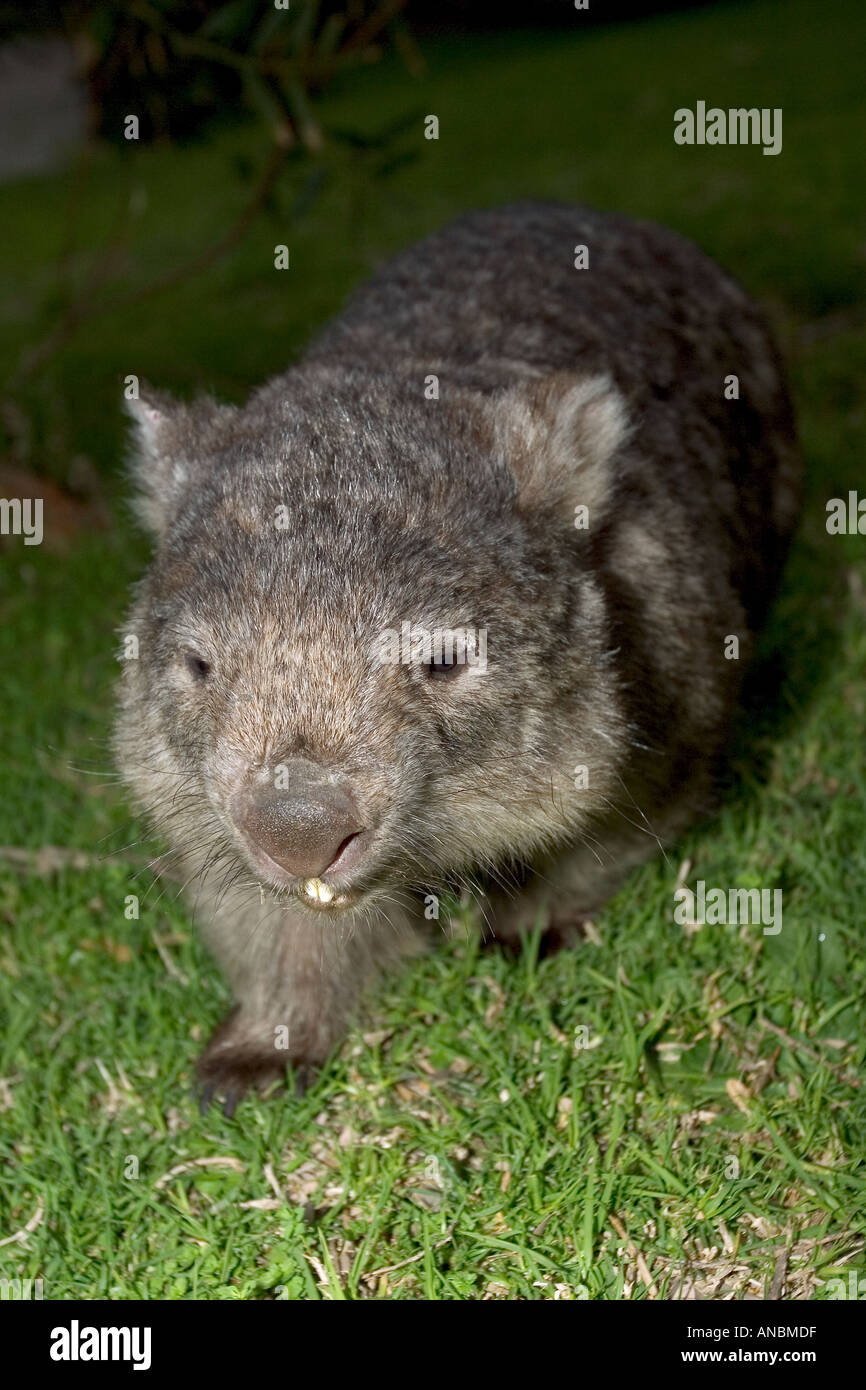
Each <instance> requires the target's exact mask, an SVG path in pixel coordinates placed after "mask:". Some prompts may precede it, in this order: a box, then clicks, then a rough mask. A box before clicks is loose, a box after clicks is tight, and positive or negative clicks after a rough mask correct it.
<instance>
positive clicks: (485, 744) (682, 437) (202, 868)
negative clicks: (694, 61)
mask: <svg viewBox="0 0 866 1390" xmlns="http://www.w3.org/2000/svg"><path fill="white" fill-rule="evenodd" d="M578 244H586V245H587V246H588V248H589V254H590V268H589V269H587V270H577V269H575V268H574V265H573V255H574V247H575V246H576V245H578ZM732 373H734V374H736V375H737V376H738V377H739V381H740V399H739V400H726V399H725V396H724V380H725V377H726V376H728V375H729V374H732ZM431 374H435V375H436V376H438V378H439V390H440V396H439V399H438V400H436V399H433V400H428V399H426V398H425V390H424V384H425V379H426V378H427V377H428V376H429V375H431ZM133 413H134V417H135V421H136V431H137V463H136V474H137V481H138V487H139V492H140V499H141V500H140V510H141V515H142V516H143V518H144V519H145V521H146V522H147V524H148V525H149V526H150V527H151V529H152V530H153V532H154V533H155V535H156V538H157V550H156V555H155V559H154V562H153V565H152V567H151V569H150V571H149V572H148V574H147V576H146V577H145V579H144V581H143V582H142V584H141V586H140V588H139V590H138V593H137V596H136V599H135V604H134V607H133V610H132V614H131V618H130V626H129V627H128V628H127V631H133V632H135V633H136V634H137V635H138V637H139V641H140V659H139V660H137V661H128V662H127V663H126V673H125V680H124V682H123V686H122V691H121V711H120V717H119V722H118V732H117V750H118V758H119V762H120V766H121V767H122V769H123V771H124V773H125V775H126V778H127V780H128V782H129V784H130V786H131V788H132V790H133V793H134V795H135V797H136V799H137V801H138V803H139V804H140V806H142V807H143V808H144V810H145V811H146V812H147V813H148V814H149V816H150V817H151V819H152V821H153V823H154V825H155V826H156V827H157V828H158V829H159V830H161V831H162V832H163V833H164V834H165V836H166V837H167V838H168V840H169V842H170V844H171V845H172V847H173V856H174V872H175V873H180V874H181V875H182V876H183V877H184V878H186V879H188V880H189V882H190V893H191V896H192V899H193V901H194V902H195V903H196V904H197V908H198V912H199V915H200V916H201V918H202V920H203V924H204V929H205V934H206V937H207V939H208V941H209V942H210V944H211V946H212V948H213V950H214V952H215V954H216V956H217V958H218V959H219V960H220V962H221V963H222V965H223V967H224V969H225V970H226V972H227V974H228V976H229V978H230V980H231V982H232V985H233V988H234V991H235V995H236V998H237V1000H238V1007H237V1011H236V1013H235V1014H234V1015H232V1016H231V1017H230V1018H229V1019H228V1020H227V1021H226V1023H225V1024H224V1025H223V1027H222V1029H221V1030H220V1031H219V1032H218V1033H217V1035H216V1036H215V1038H214V1039H213V1040H212V1042H211V1044H210V1046H209V1048H208V1050H207V1051H206V1053H205V1055H204V1058H203V1060H202V1063H201V1076H202V1079H203V1083H204V1085H205V1088H206V1091H207V1092H210V1091H213V1090H217V1091H221V1092H223V1093H225V1094H226V1095H227V1096H228V1097H229V1099H230V1101H231V1103H233V1102H234V1099H235V1098H236V1097H237V1095H238V1094H240V1093H241V1092H242V1090H243V1089H244V1088H245V1086H246V1085H248V1084H256V1085H263V1084H266V1083H267V1082H268V1081H269V1080H270V1079H272V1078H275V1077H277V1076H279V1075H280V1074H281V1072H282V1071H283V1068H284V1063H285V1061H286V1058H287V1056H288V1057H289V1058H291V1059H292V1060H294V1061H296V1062H297V1063H299V1064H302V1065H306V1064H316V1063H319V1062H321V1061H322V1059H323V1058H324V1057H325V1056H326V1055H327V1054H328V1052H329V1050H330V1049H331V1047H332V1046H333V1044H334V1043H335V1041H337V1040H338V1039H339V1037H340V1036H341V1034H342V1032H343V1030H344V1028H345V1026H346V1021H347V1019H348V1018H349V1016H350V1014H351V1011H352V1008H353V1006H354V1004H355V1002H356V1000H357V997H358V993H359V991H360V989H361V988H362V986H363V984H364V982H365V981H366V980H368V979H369V977H370V976H371V975H372V974H373V973H374V971H375V970H377V969H378V968H379V967H380V966H381V965H383V964H388V963H389V962H390V961H392V960H393V959H395V958H396V957H398V956H399V955H400V954H401V953H402V952H403V951H405V950H407V949H414V948H415V947H416V946H417V945H418V944H419V943H420V942H422V941H423V939H424V934H425V931H424V929H425V923H424V918H423V914H422V913H421V912H420V911H419V901H420V899H419V894H422V895H423V894H427V893H436V892H438V891H439V890H440V888H441V887H442V885H444V884H448V883H455V882H457V883H459V882H467V881H469V882H472V883H477V884H483V883H486V884H487V886H488V888H489V889H490V894H489V896H488V897H487V899H486V900H485V901H486V903H487V904H488V905H489V906H488V908H487V911H488V913H489V914H490V925H491V927H492V929H493V930H494V931H495V932H496V934H497V935H501V936H504V937H509V936H513V935H514V933H515V932H516V931H517V929H518V928H519V927H520V926H522V925H525V924H531V923H532V921H533V920H534V918H535V914H536V913H537V911H538V910H539V909H543V910H545V911H547V912H548V914H549V920H550V921H551V923H552V924H553V925H554V926H556V925H557V924H559V925H560V926H561V925H562V924H565V925H566V926H567V925H569V924H572V923H576V922H578V921H579V920H580V919H581V917H584V916H586V915H588V914H589V913H592V912H594V911H595V910H597V909H598V908H599V907H600V906H601V905H602V904H603V902H604V901H605V899H606V898H607V897H608V896H609V894H610V893H611V892H612V891H613V889H614V888H615V887H616V886H617V885H618V883H619V882H620V881H621V878H622V876H623V874H624V873H625V872H626V871H627V870H628V868H629V867H630V866H631V865H633V864H634V863H636V862H638V861H639V860H640V859H642V858H643V857H645V856H646V855H647V854H648V853H651V852H652V851H653V850H654V849H656V848H657V846H658V844H659V843H664V842H669V841H670V840H671V839H672V838H673V837H674V836H676V835H677V834H678V833H679V832H680V831H681V830H682V828H683V827H684V826H686V825H687V824H688V823H689V822H690V821H691V820H692V819H693V818H694V817H695V815H697V814H699V813H701V812H703V811H705V810H706V809H708V808H709V807H710V806H711V805H712V803H713V798H714V791H715V786H716V778H717V770H718V765H719V759H720V758H721V756H722V754H723V752H724V749H725V744H726V741H727V737H728V733H729V729H730V723H731V718H732V714H733V711H734V709H735V705H736V700H737V695H738V688H739V685H740V678H741V673H742V669H743V666H744V665H745V664H746V660H747V659H748V656H749V653H750V651H751V648H752V645H753V637H754V633H755V631H756V629H757V627H758V625H759V624H760V622H761V619H762V618H763V616H764V613H765V611H766V608H767V604H768V602H769V600H770V598H771V596H772V593H773V590H774V588H775V585H776V582H777V579H778V575H779V571H780V567H781V565H782V562H783V559H784V555H785V551H786V548H787V543H788V539H789V536H790V534H791V531H792V528H793V526H794V523H795V520H796V514H797V506H798V478H799V461H798V451H797V445H796V439H795V431H794V425H793V420H792V413H791V407H790V403H789V399H788V395H787V392H786V389H785V385H784V382H783V379H782V374H781V370H780V367H779V362H778V358H777V355H776V351H775V349H774V347H773V344H772V341H771V339H770V337H769V334H768V332H767V329H766V327H765V326H764V323H763V321H762V318H761V316H760V314H759V313H758V311H757V309H756V308H755V306H754V305H753V304H752V303H751V302H750V300H749V299H748V298H747V296H746V295H745V293H744V292H743V291H742V290H741V289H740V288H739V286H737V285H736V284H735V283H734V282H733V281H732V280H731V279H729V278H728V277H727V276H726V275H725V274H724V273H723V272H722V271H720V270H719V269H718V268H717V267H716V266H715V265H714V264H713V263H712V262H711V261H710V260H708V259H707V258H706V257H705V256H704V255H703V254H702V253H701V252H700V251H698V250H697V248H695V247H694V246H692V245H690V244H689V243H688V242H686V241H684V240H682V239H681V238H680V237H678V236H676V235H674V233H672V232H670V231H668V230H666V229H664V228H661V227H657V226H653V225H651V224H649V223H641V222H635V221H630V220H628V219H626V218H624V217H620V216H615V215H610V214H603V213H598V212H593V211H590V210H588V209H585V208H574V207H568V206H561V205H556V204H532V203H530V204H519V205H514V206H510V207H505V208H501V209H497V210H494V211H489V212H479V213H473V214H470V215H468V216H466V217H463V218H461V219H460V220H459V221H457V222H455V223H454V224H452V225H451V226H449V227H446V228H445V229H444V230H443V231H441V232H439V233H437V234H435V235H434V236H432V237H429V238H428V239H427V240H425V241H423V242H421V243H420V244H419V245H417V246H415V247H413V248H411V249H410V250H409V251H407V252H406V253H405V254H403V255H402V256H400V257H398V258H397V259H396V260H394V261H393V262H391V263H390V264H389V265H387V266H385V268H384V269H383V270H381V271H380V272H379V273H378V274H377V275H376V276H375V277H374V278H373V279H372V280H371V281H370V282H369V283H368V284H367V285H366V286H364V287H363V288H362V289H361V290H360V292H359V293H357V294H356V295H355V297H354V298H353V299H352V300H351V301H350V303H349V305H348V307H347V308H346V309H345V311H344V312H343V314H342V315H341V316H340V317H339V318H338V319H337V320H336V321H335V322H334V323H333V324H331V325H330V326H329V327H328V328H327V329H326V330H325V332H324V333H323V334H322V335H321V337H320V338H319V339H318V340H317V341H316V342H315V343H314V344H313V345H312V347H311V348H310V350H309V351H308V353H307V354H306V356H305V358H304V359H303V361H302V362H301V363H300V364H299V365H298V366H296V367H293V368H292V369H291V370H290V371H287V372H285V373H283V374H282V375H280V376H278V377H275V378H274V379H273V380H272V381H270V382H268V383H267V384H266V385H265V386H263V387H262V388H261V389H259V390H258V391H257V392H255V393H254V395H253V396H252V398H251V399H250V401H249V402H248V404H247V405H246V406H245V407H244V408H243V409H235V408H232V407H225V406H217V405H215V404H213V403H212V402H209V401H198V402H196V403H195V404H194V405H192V406H178V405H175V404H173V403H171V402H169V401H168V400H167V399H166V398H164V397H156V396H149V397H148V399H147V400H145V401H142V402H141V403H138V404H137V405H135V406H134V408H133ZM580 504H586V505H588V507H589V529H588V530H579V529H576V528H575V526H574V520H573V519H574V511H575V507H576V506H578V505H580ZM278 508H284V509H285V510H284V511H283V512H282V513H280V515H281V517H282V519H283V521H284V522H287V529H277V527H276V525H275V516H276V515H277V509H278ZM406 621H408V622H411V623H413V624H419V625H422V626H426V627H427V628H428V629H432V628H437V627H442V626H446V627H458V626H463V627H474V628H486V629H487V632H488V668H487V671H486V674H482V673H480V672H479V671H476V670H469V669H467V671H466V672H465V673H464V674H461V675H459V677H458V678H457V679H455V680H447V681H433V680H430V678H429V675H428V673H427V671H426V669H425V668H422V667H420V666H416V665H410V666H404V665H398V666H383V665H381V664H379V663H377V661H376V660H375V657H374V655H373V649H374V646H375V642H376V639H377V636H378V635H379V634H381V632H382V631H383V630H384V629H389V628H399V627H400V624H401V623H402V622H406ZM729 634H735V635H737V636H738V637H739V640H740V653H741V659H740V661H733V660H726V659H725V656H724V640H725V638H726V637H727V636H728V635H729ZM185 648H192V649H194V650H195V651H196V652H198V653H199V654H201V655H202V656H203V657H204V658H205V659H206V660H207V661H208V662H210V663H211V666H212V671H211V674H210V676H209V677H208V678H207V680H205V681H204V682H198V683H196V682H194V681H192V680H191V678H190V674H189V671H188V670H187V669H186V667H185V666H184V661H183V650H184V649H185ZM297 753H303V755H304V757H305V758H308V759H312V760H313V761H316V762H318V763H320V764H321V765H322V766H323V767H324V768H325V769H326V772H327V775H328V776H329V777H331V778H332V779H333V780H334V781H337V782H340V783H344V784H345V785H347V786H350V787H351V788H352V789H353V791H354V794H355V796H356V798H357V800H358V803H359V805H360V806H361V808H362V811H363V816H364V823H365V825H368V826H370V827H372V828H373V833H372V836H371V844H370V847H369V849H368V852H367V855H366V859H365V860H364V862H363V863H362V865H361V868H360V869H359V870H358V871H357V872H356V873H355V874H354V875H353V876H352V880H351V883H350V884H349V885H341V884H339V883H338V884H337V887H338V888H340V887H343V886H347V887H348V889H350V890H351V891H352V892H353V893H354V894H355V895H356V896H355V897H354V898H353V900H352V905H350V906H349V907H348V908H346V909H345V910H343V911H335V910H331V911H330V912H329V913H325V912H323V911H322V910H321V909H314V908H312V907H311V906H308V905H307V903H306V901H305V899H304V898H303V896H302V895H301V896H299V895H298V893H296V892H293V891H292V889H291V887H288V888H286V887H278V888H274V887H272V886H264V887H263V886H262V883H261V879H260V877H259V876H258V875H257V874H256V873H255V872H254V870H253V867H252V865H251V862H250V859H249V855H248V853H247V852H246V850H245V848H244V846H243V843H242V841H241V838H240V836H239V834H238V831H237V826H236V825H235V824H233V821H232V816H231V798H232V795H233V790H234V789H235V788H236V787H237V785H238V784H239V782H240V781H241V780H242V779H244V778H245V777H249V776H259V777H265V776H268V777H269V776H271V774H272V772H273V769H274V767H275V766H277V765H278V764H279V763H280V762H281V760H283V759H285V758H287V757H291V756H293V755H294V754H297ZM577 766H583V767H586V769H587V775H588V786H586V787H585V788H580V789H578V788H577V787H576V786H575V776H574V770H575V768H576V767H577ZM250 769H253V771H252V772H250ZM167 858H168V863H169V864H171V863H172V855H169V856H168V857H167ZM497 883H499V884H505V885H508V884H518V885H520V891H518V892H517V893H516V895H515V894H514V893H511V894H509V893H506V892H502V893H497V891H496V884H497ZM281 1027H282V1028H285V1029H287V1030H288V1038H289V1047H288V1052H286V1051H280V1050H279V1049H278V1048H276V1047H275V1036H276V1035H277V1034H276V1030H278V1029H280V1028H281Z"/></svg>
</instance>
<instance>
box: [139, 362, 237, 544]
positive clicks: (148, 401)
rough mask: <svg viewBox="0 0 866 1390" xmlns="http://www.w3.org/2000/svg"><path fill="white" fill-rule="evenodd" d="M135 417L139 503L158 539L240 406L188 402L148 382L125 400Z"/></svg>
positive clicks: (205, 400)
mask: <svg viewBox="0 0 866 1390" xmlns="http://www.w3.org/2000/svg"><path fill="white" fill-rule="evenodd" d="M124 404H125V406H126V409H127V412H128V414H129V416H130V417H131V419H132V426H133V428H132V450H131V454H130V472H131V474H132V478H133V482H134V484H135V487H136V494H137V495H136V499H135V505H136V510H137V512H138V515H139V517H140V518H141V520H142V521H143V522H144V524H145V526H146V527H147V528H148V530H149V531H151V532H152V533H153V534H154V535H155V536H156V537H157V538H158V537H159V536H161V535H162V533H163V532H164V531H165V529H166V527H167V525H168V523H169V521H170V520H171V519H172V516H173V515H174V510H175V508H176V506H177V504H178V502H179V501H180V496H181V493H182V492H183V490H184V488H185V486H186V484H187V483H188V481H189V480H190V477H191V476H192V474H193V472H194V470H195V469H196V468H197V467H201V466H202V459H203V458H204V457H205V456H206V455H207V453H208V451H209V449H211V448H212V447H213V445H214V443H215V442H216V443H218V442H219V436H220V434H221V433H222V432H224V429H225V425H226V424H227V422H228V420H229V419H230V418H231V416H232V415H234V414H235V407H234V406H228V405H217V403H216V402H215V401H211V400H208V399H206V398H202V399H199V400H197V401H194V402H193V404H192V405H184V404H182V403H181V402H179V401H175V400H173V399H172V397H171V396H169V395H168V393H167V392H165V391H156V390H154V388H153V387H151V386H145V385H144V384H143V383H142V385H141V386H140V388H139V396H138V398H137V399H136V400H127V401H125V402H124Z"/></svg>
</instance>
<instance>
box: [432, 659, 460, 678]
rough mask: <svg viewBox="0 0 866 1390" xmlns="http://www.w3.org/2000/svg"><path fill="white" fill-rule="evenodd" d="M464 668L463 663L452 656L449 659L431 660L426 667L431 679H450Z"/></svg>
mask: <svg viewBox="0 0 866 1390" xmlns="http://www.w3.org/2000/svg"><path fill="white" fill-rule="evenodd" d="M465 669H466V668H465V664H464V663H463V662H462V661H458V660H457V658H456V657H453V658H452V659H451V660H450V661H431V662H430V665H429V666H428V667H427V674H428V675H429V677H430V679H431V680H433V681H450V680H453V679H454V677H455V676H459V675H460V672H461V671H464V670H465Z"/></svg>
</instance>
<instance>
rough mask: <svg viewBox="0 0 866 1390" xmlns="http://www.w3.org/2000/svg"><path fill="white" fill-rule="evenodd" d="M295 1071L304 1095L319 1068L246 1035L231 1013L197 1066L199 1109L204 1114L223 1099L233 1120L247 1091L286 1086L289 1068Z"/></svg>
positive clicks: (301, 1092) (227, 1113) (225, 1109)
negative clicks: (278, 1084)
mask: <svg viewBox="0 0 866 1390" xmlns="http://www.w3.org/2000/svg"><path fill="white" fill-rule="evenodd" d="M289 1063H291V1065H292V1066H293V1068H294V1075H295V1082H296V1093H297V1094H298V1095H303V1093H304V1091H305V1090H306V1089H307V1087H308V1086H309V1085H310V1083H311V1081H312V1080H313V1079H314V1077H315V1074H316V1069H315V1067H314V1066H313V1065H312V1064H310V1063H309V1062H307V1061H306V1059H304V1058H301V1057H293V1056H291V1055H290V1054H287V1053H286V1052H283V1051H279V1050H278V1049H276V1048H275V1047H273V1046H270V1047H264V1048H263V1047H262V1044H261V1042H260V1041H258V1040H256V1039H255V1038H252V1037H250V1035H249V1034H247V1033H245V1032H244V1031H243V1030H242V1029H241V1028H240V1027H239V1026H238V1022H237V1015H236V1014H230V1015H229V1016H228V1018H226V1019H224V1020H223V1022H222V1023H221V1024H220V1026H219V1027H218V1028H217V1030H216V1032H215V1033H214V1035H213V1037H212V1038H211V1040H210V1042H209V1043H208V1045H207V1047H206V1048H205V1050H204V1052H203V1053H202V1055H201V1057H200V1058H199V1060H198V1063H197V1065H196V1080H197V1083H198V1091H199V1108H200V1110H201V1112H202V1114H204V1112H205V1111H206V1110H207V1108H208V1106H209V1105H210V1103H211V1101H212V1100H214V1099H215V1098H217V1097H221V1098H222V1103H223V1109H224V1111H225V1113H226V1115H227V1116H228V1117H229V1118H231V1116H232V1115H233V1114H234V1113H235V1109H236V1108H237V1104H238V1102H239V1101H240V1100H241V1099H242V1097H243V1096H244V1095H245V1094H246V1092H247V1091H266V1090H268V1088H269V1087H271V1086H273V1085H275V1084H276V1083H278V1082H279V1083H282V1084H285V1080H286V1066H287V1065H288V1064H289Z"/></svg>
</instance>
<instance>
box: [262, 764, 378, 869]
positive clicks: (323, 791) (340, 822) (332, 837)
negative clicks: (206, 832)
mask: <svg viewBox="0 0 866 1390" xmlns="http://www.w3.org/2000/svg"><path fill="white" fill-rule="evenodd" d="M238 819H239V821H240V824H241V826H242V828H243V830H244V831H245V832H246V834H247V835H248V836H249V837H250V839H251V840H253V841H254V842H255V844H257V845H258V846H259V848H260V849H263V850H264V851H265V853H266V854H267V855H269V856H270V858H271V859H273V860H275V861H276V863H277V864H279V865H280V866H281V867H282V868H284V869H286V870H287V871H288V872H289V873H290V874H295V875H296V876H297V877H298V878H318V876H319V875H320V874H322V873H324V871H325V870H326V869H327V868H328V867H329V866H330V865H331V864H333V863H334V860H335V859H337V858H338V856H339V855H340V853H341V851H342V849H343V848H344V846H345V845H346V842H347V841H348V840H351V839H353V838H354V836H355V835H357V834H358V833H359V831H360V830H361V829H362V825H361V822H360V819H359V817H358V810H357V807H356V805H355V802H354V800H353V799H352V796H351V794H350V792H348V791H347V790H346V789H345V788H343V787H339V786H335V785H334V783H333V782H328V781H327V780H326V779H325V778H324V777H323V775H322V772H321V770H320V769H319V768H317V767H316V766H315V765H314V764H313V763H308V762H306V761H305V760H304V759H301V758H296V759H293V760H292V762H290V763H288V764H283V765H282V766H281V767H280V768H278V769H277V774H276V777H275V780H274V783H273V784H265V785H264V786H261V787H257V788H255V789H253V790H252V791H251V793H250V794H249V795H248V796H247V797H245V798H244V802H243V806H242V808H240V814H239V816H238Z"/></svg>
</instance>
